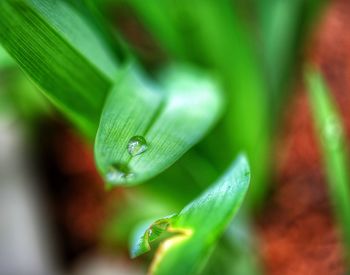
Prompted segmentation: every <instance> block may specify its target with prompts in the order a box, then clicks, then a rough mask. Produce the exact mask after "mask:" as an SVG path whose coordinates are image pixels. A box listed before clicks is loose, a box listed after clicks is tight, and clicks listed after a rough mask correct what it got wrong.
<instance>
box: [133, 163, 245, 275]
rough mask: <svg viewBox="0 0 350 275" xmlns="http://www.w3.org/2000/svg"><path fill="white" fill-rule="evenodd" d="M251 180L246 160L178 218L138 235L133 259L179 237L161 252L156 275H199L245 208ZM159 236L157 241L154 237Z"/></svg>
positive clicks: (162, 221)
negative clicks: (162, 238)
mask: <svg viewBox="0 0 350 275" xmlns="http://www.w3.org/2000/svg"><path fill="white" fill-rule="evenodd" d="M249 180H250V172H249V165H248V162H247V160H246V158H245V157H244V156H239V157H238V159H237V160H236V161H235V162H234V163H233V164H232V166H231V167H230V168H229V169H228V171H227V173H226V174H225V175H224V176H223V177H222V178H221V179H219V180H218V182H217V183H215V184H214V185H212V186H211V187H210V188H209V189H208V190H207V191H205V192H204V193H203V194H202V195H201V196H199V197H198V198H197V199H195V200H194V201H192V202H191V203H190V204H188V205H187V206H186V207H185V208H184V209H183V210H182V211H181V212H180V213H179V214H178V215H173V216H170V217H165V218H163V219H160V220H157V221H156V222H154V223H152V224H150V225H149V226H148V227H147V228H146V229H145V230H144V231H143V233H142V231H141V230H142V228H141V230H138V231H136V234H135V235H134V237H133V239H132V243H131V256H132V257H136V256H138V255H141V254H143V253H145V252H147V251H149V250H150V243H151V242H152V241H154V240H155V239H156V237H158V236H160V235H161V233H162V232H164V231H167V232H171V233H174V234H175V235H174V236H172V237H170V238H168V239H166V240H165V241H164V242H162V243H161V245H160V247H159V248H158V250H157V252H156V255H155V259H154V260H153V263H152V266H151V273H152V274H173V273H174V270H176V274H180V275H181V274H195V273H197V272H198V271H199V270H200V268H201V267H203V264H204V263H205V260H206V259H207V257H208V256H209V255H210V252H211V251H212V249H213V248H214V245H215V244H216V242H217V240H218V238H219V237H220V236H221V234H222V233H223V232H224V230H225V229H226V227H227V226H228V225H229V223H230V221H231V220H232V218H233V217H234V215H235V214H236V213H237V211H238V209H239V207H240V206H241V204H242V202H243V199H244V196H245V194H246V192H247V190H248V186H249ZM154 232H156V235H155V237H152V235H153V234H154Z"/></svg>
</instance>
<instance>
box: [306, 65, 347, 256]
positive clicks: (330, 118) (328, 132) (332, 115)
mask: <svg viewBox="0 0 350 275" xmlns="http://www.w3.org/2000/svg"><path fill="white" fill-rule="evenodd" d="M306 80H307V84H308V92H309V97H310V102H311V106H312V110H313V115H314V118H315V121H316V124H317V128H318V138H319V141H320V144H321V147H322V151H323V157H324V161H325V165H326V170H327V176H328V185H329V190H330V197H331V201H332V203H333V205H334V207H335V209H334V210H335V214H336V216H337V218H338V222H339V224H340V225H341V228H342V231H343V238H344V241H345V245H346V247H347V252H348V253H347V256H348V259H350V258H349V256H350V177H349V169H348V167H349V161H348V155H347V150H346V144H345V135H344V127H343V125H342V122H341V119H340V116H339V114H338V111H337V109H336V106H335V104H334V102H333V99H332V98H331V95H330V92H329V89H328V88H327V85H326V83H325V82H324V80H323V78H322V75H321V74H320V73H319V72H317V71H315V70H312V69H310V70H308V71H307V74H306ZM348 262H349V261H348Z"/></svg>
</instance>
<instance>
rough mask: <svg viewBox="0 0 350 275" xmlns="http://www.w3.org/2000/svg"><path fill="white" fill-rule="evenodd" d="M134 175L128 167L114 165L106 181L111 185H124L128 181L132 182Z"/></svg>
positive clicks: (107, 174) (108, 172)
mask: <svg viewBox="0 0 350 275" xmlns="http://www.w3.org/2000/svg"><path fill="white" fill-rule="evenodd" d="M133 176H134V174H133V173H131V172H130V169H129V167H128V166H127V165H125V164H121V163H114V164H112V165H111V166H110V167H109V168H108V171H107V173H106V181H107V182H109V183H114V184H117V183H122V182H125V181H126V180H128V179H129V180H130V179H131V177H133Z"/></svg>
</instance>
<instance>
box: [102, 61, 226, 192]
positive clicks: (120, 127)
mask: <svg viewBox="0 0 350 275" xmlns="http://www.w3.org/2000/svg"><path fill="white" fill-rule="evenodd" d="M221 107H222V100H221V96H220V92H219V89H218V87H217V85H216V83H215V82H214V81H213V80H211V79H209V78H208V77H207V76H206V75H204V74H202V73H199V72H197V71H195V70H192V69H187V68H186V69H185V68H176V69H175V68H174V69H172V70H169V71H167V72H165V73H164V74H163V77H162V79H161V85H160V86H159V87H157V86H155V85H154V84H153V83H150V82H149V81H147V80H146V79H145V77H142V74H141V72H140V71H139V70H138V69H136V68H135V66H133V65H131V66H130V67H129V68H127V69H126V70H125V72H124V74H122V75H121V76H120V78H119V80H117V81H116V83H115V87H114V88H113V89H112V91H111V93H110V95H109V97H108V99H107V100H106V105H105V107H104V110H103V114H102V118H101V122H100V126H99V129H98V132H97V136H96V141H95V156H96V161H97V165H98V168H99V169H100V171H101V172H102V174H103V175H105V177H106V180H107V182H108V183H109V184H111V185H115V184H118V185H121V184H124V185H125V184H126V185H132V184H136V183H140V182H142V181H145V180H147V179H149V178H151V177H153V176H155V175H156V174H158V173H160V172H162V171H163V170H164V169H166V168H167V167H169V166H170V165H171V164H173V163H174V162H175V161H176V160H177V159H178V158H179V157H180V156H181V155H182V154H184V153H185V152H186V151H187V150H188V149H189V148H190V147H191V146H193V145H194V144H195V143H196V142H197V141H198V140H199V139H200V138H201V137H202V136H203V135H204V134H205V133H206V132H207V131H208V129H209V128H210V127H211V126H212V125H213V124H214V122H215V121H216V119H217V118H218V115H219V113H220V110H221Z"/></svg>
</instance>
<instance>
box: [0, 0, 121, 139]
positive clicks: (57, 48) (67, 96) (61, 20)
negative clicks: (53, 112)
mask: <svg viewBox="0 0 350 275" xmlns="http://www.w3.org/2000/svg"><path fill="white" fill-rule="evenodd" d="M0 17H1V20H0V42H1V44H2V45H3V47H4V48H5V49H6V50H7V51H8V52H9V53H10V55H11V56H12V57H13V58H14V59H15V60H16V61H17V62H18V63H19V65H20V66H21V68H22V69H23V70H24V71H25V72H26V73H27V74H28V75H29V76H30V77H31V78H32V79H33V80H34V82H35V83H36V84H38V85H39V86H40V88H42V89H43V90H44V91H45V94H46V95H47V96H48V97H49V98H50V99H51V100H52V101H53V102H54V103H55V105H56V106H58V107H59V108H60V109H61V110H63V111H64V113H65V114H66V115H67V116H68V117H70V118H71V119H72V120H73V121H74V122H75V123H77V124H78V125H79V127H80V128H82V129H83V131H84V132H86V133H87V134H88V135H89V136H90V137H91V136H93V135H94V134H95V131H96V129H97V126H98V121H99V116H100V112H101V109H102V106H103V103H104V100H105V96H106V94H107V92H108V91H109V89H110V87H111V83H112V80H113V78H114V77H115V75H116V73H117V65H116V64H115V62H114V60H113V59H112V57H111V56H112V55H111V54H110V53H109V51H108V49H107V48H106V47H105V45H104V44H103V42H102V41H101V39H100V37H99V36H98V34H96V32H95V30H94V28H93V26H92V25H91V24H89V22H88V21H87V20H86V18H83V17H81V16H80V15H79V14H78V13H77V12H76V11H75V10H74V9H73V8H72V7H71V6H70V5H69V4H68V3H67V2H66V1H41V0H3V1H1V2H0Z"/></svg>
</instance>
